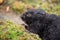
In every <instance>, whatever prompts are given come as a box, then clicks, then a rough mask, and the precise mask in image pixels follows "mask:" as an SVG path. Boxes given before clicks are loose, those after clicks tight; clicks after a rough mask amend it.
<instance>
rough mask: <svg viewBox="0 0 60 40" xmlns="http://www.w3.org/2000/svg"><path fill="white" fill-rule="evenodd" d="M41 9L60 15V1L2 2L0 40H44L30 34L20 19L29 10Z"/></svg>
mask: <svg viewBox="0 0 60 40" xmlns="http://www.w3.org/2000/svg"><path fill="white" fill-rule="evenodd" d="M40 8H41V9H43V10H45V11H46V12H47V13H49V14H56V15H60V0H0V40H42V39H41V38H39V36H38V35H37V34H33V33H29V32H28V31H27V30H26V29H25V28H24V25H21V24H22V23H23V22H22V21H21V19H20V15H21V14H22V13H24V12H25V11H27V9H40Z"/></svg>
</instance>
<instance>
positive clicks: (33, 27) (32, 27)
mask: <svg viewBox="0 0 60 40" xmlns="http://www.w3.org/2000/svg"><path fill="white" fill-rule="evenodd" d="M45 16H46V12H45V11H44V10H42V9H30V10H27V12H25V13H24V14H22V16H21V18H22V20H23V21H24V22H25V23H26V24H27V25H28V26H25V28H26V29H27V30H28V31H30V32H32V33H36V34H37V32H38V31H39V29H40V28H41V29H42V27H41V25H42V24H41V23H40V20H43V19H44V17H45Z"/></svg>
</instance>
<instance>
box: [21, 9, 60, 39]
mask: <svg viewBox="0 0 60 40" xmlns="http://www.w3.org/2000/svg"><path fill="white" fill-rule="evenodd" d="M21 18H22V20H23V21H24V22H25V23H26V24H27V25H28V26H25V28H26V29H27V30H28V31H29V32H32V33H35V34H38V35H39V36H40V37H41V38H42V40H60V16H57V15H54V14H47V13H46V12H45V11H44V10H42V9H30V10H28V11H27V12H25V13H24V14H23V15H22V16H21Z"/></svg>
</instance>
